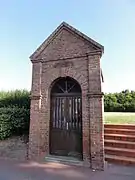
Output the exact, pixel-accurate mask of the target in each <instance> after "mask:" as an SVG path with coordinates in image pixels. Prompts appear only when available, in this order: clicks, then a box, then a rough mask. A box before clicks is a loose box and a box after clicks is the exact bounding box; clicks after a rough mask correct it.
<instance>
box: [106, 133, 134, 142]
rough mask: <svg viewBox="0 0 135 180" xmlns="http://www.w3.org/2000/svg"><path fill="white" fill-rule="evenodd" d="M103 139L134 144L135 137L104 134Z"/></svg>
mask: <svg viewBox="0 0 135 180" xmlns="http://www.w3.org/2000/svg"><path fill="white" fill-rule="evenodd" d="M104 138H105V140H106V139H110V140H120V141H129V142H135V135H125V134H108V133H107V134H106V133H105V134H104Z"/></svg>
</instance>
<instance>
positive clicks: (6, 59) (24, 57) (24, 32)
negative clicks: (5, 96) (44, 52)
mask: <svg viewBox="0 0 135 180" xmlns="http://www.w3.org/2000/svg"><path fill="white" fill-rule="evenodd" d="M62 21H66V22H67V23H69V24H70V25H72V26H74V27H75V28H77V29H78V30H80V31H82V32H83V33H85V34H86V35H88V36H90V37H91V38H93V39H94V40H96V41H98V42H99V43H101V44H102V45H104V47H105V53H104V55H103V57H102V59H101V65H102V69H103V74H104V80H105V82H104V85H103V90H104V92H116V91H117V92H118V91H121V90H123V89H130V90H135V80H134V79H135V1H134V0H94V1H93V0H68V1H62V0H57V1H56V0H52V1H51V0H50V1H47V0H19V1H18V0H4V1H1V2H0V90H1V89H2V90H11V89H28V90H30V87H31V62H30V60H29V56H30V55H31V54H32V53H33V52H34V51H35V50H36V48H37V47H38V46H39V45H40V44H41V43H42V42H43V41H44V40H45V39H46V38H47V36H48V35H50V33H51V32H52V31H53V30H54V29H55V28H56V27H57V26H58V25H59V24H60V23H61V22H62Z"/></svg>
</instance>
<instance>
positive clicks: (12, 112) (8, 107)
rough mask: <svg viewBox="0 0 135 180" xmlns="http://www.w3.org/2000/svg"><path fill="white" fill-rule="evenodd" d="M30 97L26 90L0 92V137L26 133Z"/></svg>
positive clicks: (27, 130) (27, 129)
mask: <svg viewBox="0 0 135 180" xmlns="http://www.w3.org/2000/svg"><path fill="white" fill-rule="evenodd" d="M29 119H30V98H29V92H28V91H26V90H23V91H21V90H16V91H10V92H3V91H2V92H0V139H5V138H7V137H10V136H12V135H22V134H28V132H29Z"/></svg>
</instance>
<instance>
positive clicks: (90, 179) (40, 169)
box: [0, 160, 135, 180]
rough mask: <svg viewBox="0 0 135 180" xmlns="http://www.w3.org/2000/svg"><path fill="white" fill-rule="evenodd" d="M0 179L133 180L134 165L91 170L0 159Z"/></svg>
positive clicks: (134, 178)
mask: <svg viewBox="0 0 135 180" xmlns="http://www.w3.org/2000/svg"><path fill="white" fill-rule="evenodd" d="M0 180H135V167H124V166H116V165H108V166H106V168H105V171H95V172H93V171H92V170H90V169H89V168H83V167H78V166H68V165H62V164H59V163H46V164H45V163H37V162H17V161H13V160H0Z"/></svg>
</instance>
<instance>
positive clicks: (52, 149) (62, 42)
mask: <svg viewBox="0 0 135 180" xmlns="http://www.w3.org/2000/svg"><path fill="white" fill-rule="evenodd" d="M103 51H104V47H103V46H102V45H100V44H99V43H97V42H95V41H94V40H92V39H91V38H89V37H87V36H86V35H84V34H83V33H81V32H80V31H78V30H77V29H75V28H73V27H72V26H70V25H69V24H67V23H65V22H63V23H62V24H60V25H59V26H58V27H57V29H56V30H55V31H54V32H53V33H52V34H51V35H50V36H49V37H48V38H47V39H46V40H45V41H44V42H43V43H42V44H41V45H40V47H39V48H38V49H37V50H36V51H35V52H34V53H33V54H32V55H31V56H30V60H31V62H32V88H31V110H30V133H29V159H45V157H47V156H48V155H51V156H55V157H56V156H58V157H65V156H66V157H67V158H68V157H69V158H70V157H73V158H76V159H78V160H80V161H82V162H83V165H87V166H89V167H90V168H94V169H100V170H103V169H104V129H103V93H102V88H101V85H102V80H103V78H102V71H101V67H100V59H101V56H102V54H103Z"/></svg>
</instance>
